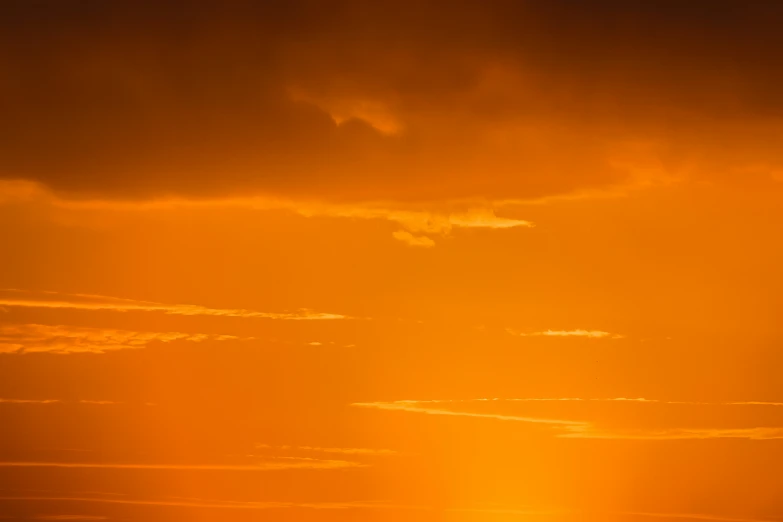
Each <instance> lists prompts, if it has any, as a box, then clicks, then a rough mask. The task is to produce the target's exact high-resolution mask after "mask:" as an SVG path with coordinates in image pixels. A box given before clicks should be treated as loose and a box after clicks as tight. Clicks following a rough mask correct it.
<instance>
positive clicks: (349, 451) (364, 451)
mask: <svg viewBox="0 0 783 522" xmlns="http://www.w3.org/2000/svg"><path fill="white" fill-rule="evenodd" d="M256 448H259V449H273V450H282V451H289V450H293V451H312V452H316V453H339V454H343V455H398V454H399V453H398V452H396V451H394V450H389V449H373V448H322V447H318V446H271V445H269V444H256Z"/></svg>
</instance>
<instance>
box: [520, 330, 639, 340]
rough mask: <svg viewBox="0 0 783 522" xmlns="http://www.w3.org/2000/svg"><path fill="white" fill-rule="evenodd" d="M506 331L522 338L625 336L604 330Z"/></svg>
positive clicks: (610, 337)
mask: <svg viewBox="0 0 783 522" xmlns="http://www.w3.org/2000/svg"><path fill="white" fill-rule="evenodd" d="M506 331H507V332H508V333H510V334H511V335H518V336H520V337H539V336H541V337H587V338H590V339H622V338H624V336H623V335H620V334H614V333H611V332H604V331H603V330H582V329H577V330H544V331H541V332H531V333H525V332H518V331H516V330H513V329H511V328H507V329H506Z"/></svg>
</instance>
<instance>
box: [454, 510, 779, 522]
mask: <svg viewBox="0 0 783 522" xmlns="http://www.w3.org/2000/svg"><path fill="white" fill-rule="evenodd" d="M448 511H460V512H472V513H494V514H504V515H506V514H507V515H530V516H548V515H551V516H563V515H575V514H578V512H576V511H571V510H537V509H520V508H459V509H449V510H448ZM579 514H581V515H582V516H583V518H584V517H585V516H591V517H595V516H596V515H602V516H612V517H617V516H622V517H652V518H674V519H687V520H712V521H715V522H775V519H769V518H734V517H724V516H720V515H709V514H703V513H650V512H641V511H626V512H622V513H594V512H592V513H591V512H583V513H579Z"/></svg>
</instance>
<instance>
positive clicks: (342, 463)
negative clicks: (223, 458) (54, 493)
mask: <svg viewBox="0 0 783 522" xmlns="http://www.w3.org/2000/svg"><path fill="white" fill-rule="evenodd" d="M363 467H366V465H365V464H361V463H358V462H351V461H347V460H321V459H305V458H295V457H288V458H285V459H274V460H268V461H264V462H259V463H257V464H158V463H156V464H133V463H102V462H0V468H85V469H130V470H134V469H138V470H182V471H188V470H192V471H276V470H287V469H291V470H294V469H347V468H363Z"/></svg>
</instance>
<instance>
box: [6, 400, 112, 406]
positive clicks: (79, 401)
mask: <svg viewBox="0 0 783 522" xmlns="http://www.w3.org/2000/svg"><path fill="white" fill-rule="evenodd" d="M0 404H94V405H98V406H110V405H114V404H124V403H122V402H115V401H95V400H87V399H84V400H78V401H65V400H61V399H3V398H0Z"/></svg>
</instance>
